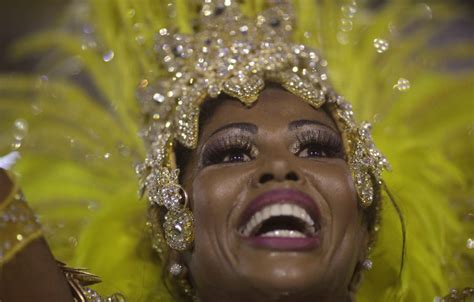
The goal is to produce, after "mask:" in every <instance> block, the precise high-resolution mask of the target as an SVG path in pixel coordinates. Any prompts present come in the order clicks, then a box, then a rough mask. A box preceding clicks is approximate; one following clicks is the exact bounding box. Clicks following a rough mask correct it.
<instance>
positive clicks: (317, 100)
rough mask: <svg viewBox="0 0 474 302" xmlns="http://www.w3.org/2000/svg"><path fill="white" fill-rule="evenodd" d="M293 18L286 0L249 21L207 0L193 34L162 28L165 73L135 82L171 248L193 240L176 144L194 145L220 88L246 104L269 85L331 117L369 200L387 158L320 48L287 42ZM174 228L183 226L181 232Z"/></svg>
mask: <svg viewBox="0 0 474 302" xmlns="http://www.w3.org/2000/svg"><path fill="white" fill-rule="evenodd" d="M293 20H294V15H293V11H292V7H291V5H290V4H289V3H287V2H285V1H281V2H279V3H278V4H274V5H272V6H271V7H270V8H269V9H267V10H265V11H263V12H262V13H261V14H259V15H258V16H257V17H256V18H255V19H254V20H252V19H251V18H247V17H245V16H243V15H242V14H241V12H240V10H239V5H238V4H237V3H235V2H233V1H228V0H227V1H206V2H205V3H204V4H203V7H202V10H201V14H200V17H199V20H197V22H196V28H197V30H196V32H195V33H193V34H192V35H184V34H181V33H177V32H173V31H171V30H170V29H167V28H163V29H161V30H159V35H158V38H157V42H156V45H155V47H154V49H155V51H156V52H157V55H158V57H159V58H161V60H162V64H163V67H164V69H165V70H167V71H168V75H167V76H165V77H162V78H159V79H156V80H155V81H150V80H148V79H146V80H143V81H142V84H141V85H140V86H139V96H140V97H139V98H140V101H141V104H142V111H143V113H144V114H145V116H146V117H147V118H146V125H145V128H144V131H143V137H144V139H145V141H146V143H147V144H148V146H149V150H150V151H149V153H148V156H147V158H146V160H145V163H144V164H143V165H140V166H139V169H138V172H139V174H140V175H141V179H142V180H144V181H143V183H142V185H143V191H146V192H147V193H148V198H149V200H150V202H151V203H152V205H158V206H160V207H161V208H162V209H164V210H165V212H167V214H166V217H167V220H166V221H165V226H164V231H165V232H164V235H165V237H166V240H167V243H168V245H169V246H170V247H171V248H173V249H177V250H184V249H186V248H189V247H190V246H191V245H190V244H188V242H187V241H188V240H192V237H193V236H192V230H191V229H192V216H191V213H190V212H189V210H188V209H187V208H186V207H180V206H178V205H181V204H182V203H181V202H180V200H181V196H180V187H179V183H178V170H176V169H175V166H176V165H175V163H174V152H173V148H172V145H173V141H174V140H177V141H178V142H179V143H181V144H182V145H183V146H185V147H187V148H195V147H196V145H197V140H198V118H199V107H200V105H201V104H202V103H203V102H204V101H205V100H206V99H209V98H216V97H217V96H219V95H220V94H221V93H225V94H228V95H230V96H232V97H235V98H237V99H239V100H240V101H241V102H242V103H244V104H245V105H247V106H251V105H252V104H253V103H254V102H255V101H256V100H257V99H258V96H259V94H260V92H261V91H262V90H263V89H264V86H265V83H267V82H273V83H277V84H280V85H281V86H282V87H283V88H284V89H286V90H288V91H289V92H291V93H293V94H295V95H296V96H298V97H300V98H302V99H303V100H304V101H306V102H307V103H308V104H310V105H311V106H312V107H314V108H315V109H318V108H321V107H324V108H325V109H327V110H328V111H329V112H330V113H331V114H332V115H333V118H334V119H335V121H336V123H337V125H338V128H339V130H340V132H341V134H342V137H343V140H344V145H345V151H346V155H347V161H348V164H349V166H350V169H351V172H352V176H353V179H354V184H355V188H356V190H357V194H358V196H359V199H360V205H361V206H362V207H364V208H367V207H369V206H370V205H371V204H372V203H373V200H374V192H375V190H374V187H376V186H378V185H379V184H380V182H381V172H382V170H383V169H388V168H389V165H388V162H387V160H386V159H385V157H384V156H383V155H382V154H381V153H380V152H379V151H378V150H377V148H376V147H375V145H374V144H373V142H372V137H371V135H370V125H369V124H367V123H362V124H358V123H356V122H355V120H354V117H353V112H352V107H351V106H350V104H349V103H347V102H346V101H345V100H344V99H343V98H342V97H341V96H339V95H337V93H336V92H335V91H334V90H333V89H332V87H331V85H330V83H329V81H328V75H327V72H326V68H325V66H326V62H325V61H324V60H323V59H322V58H321V57H320V55H319V54H318V52H316V51H315V50H313V49H311V48H308V47H307V46H305V45H302V44H295V43H293V42H292V41H291V35H292V30H293ZM153 82H154V83H155V84H149V83H153ZM143 83H146V85H143ZM180 215H181V216H180ZM173 225H178V226H180V228H181V226H183V227H184V228H183V229H182V230H181V231H182V233H180V232H181V231H180V232H177V229H176V228H174V226H173ZM178 233H179V234H178ZM185 242H186V243H185ZM160 250H163V249H160Z"/></svg>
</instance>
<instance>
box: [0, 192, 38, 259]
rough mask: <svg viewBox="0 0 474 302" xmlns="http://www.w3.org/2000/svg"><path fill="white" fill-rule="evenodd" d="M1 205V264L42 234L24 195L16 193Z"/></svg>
mask: <svg viewBox="0 0 474 302" xmlns="http://www.w3.org/2000/svg"><path fill="white" fill-rule="evenodd" d="M1 206H2V207H0V264H2V263H4V262H6V261H8V260H9V259H10V258H11V257H13V255H14V254H15V253H16V252H17V251H19V250H20V248H19V247H21V246H24V245H25V244H27V243H28V242H29V240H31V239H33V238H35V237H38V236H39V235H40V234H41V225H40V224H39V221H38V218H37V217H36V216H35V214H34V213H33V211H32V210H31V209H30V208H29V207H28V204H27V203H26V201H25V199H24V197H23V195H22V194H21V193H16V194H15V195H14V196H12V199H11V200H10V201H5V203H4V204H2V205H1Z"/></svg>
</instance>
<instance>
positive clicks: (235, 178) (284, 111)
mask: <svg viewBox="0 0 474 302" xmlns="http://www.w3.org/2000/svg"><path fill="white" fill-rule="evenodd" d="M183 185H184V188H185V190H186V191H187V192H188V194H189V196H190V201H191V205H192V211H193V214H194V218H195V245H194V249H193V250H192V251H191V252H189V253H188V254H186V255H185V259H186V262H187V265H188V266H189V269H190V273H191V278H192V281H193V285H194V286H195V288H196V289H197V292H198V294H199V296H201V298H202V299H203V301H273V300H275V301H286V300H288V301H316V300H318V301H324V300H325V299H327V300H331V301H335V300H334V299H336V300H338V301H340V300H342V299H345V298H346V297H347V295H348V288H349V284H350V283H351V278H352V276H353V273H354V270H355V267H356V264H357V262H358V261H360V260H361V259H363V257H364V254H365V247H366V244H367V232H366V228H365V227H364V223H363V219H362V211H361V210H360V209H359V207H358V203H357V198H356V193H355V189H354V187H353V184H352V178H351V176H350V171H349V168H348V165H347V163H346V162H345V160H344V150H343V144H342V141H341V137H340V134H339V132H338V130H337V127H336V125H335V123H334V121H333V120H332V119H331V118H330V117H329V115H328V114H327V113H326V112H325V111H323V110H315V109H313V108H312V107H310V106H309V105H308V104H306V103H305V102H303V101H302V100H301V99H299V98H298V97H296V96H294V95H292V94H290V93H288V92H286V91H284V90H282V89H279V88H276V87H275V88H273V87H271V88H267V89H265V90H264V91H263V92H262V94H261V95H260V98H259V100H258V102H256V104H255V105H253V106H252V107H250V108H249V107H245V106H244V105H243V104H242V103H240V102H239V101H237V100H234V99H231V98H228V99H225V100H223V101H221V102H220V104H219V105H218V107H217V108H216V109H215V112H214V114H213V115H212V116H211V117H210V118H209V120H207V121H206V123H205V124H204V125H203V127H202V129H201V134H200V139H199V145H198V147H197V149H196V150H194V151H193V152H192V156H191V160H190V162H189V163H188V165H187V167H186V169H185V171H184V178H183ZM338 297H339V298H338Z"/></svg>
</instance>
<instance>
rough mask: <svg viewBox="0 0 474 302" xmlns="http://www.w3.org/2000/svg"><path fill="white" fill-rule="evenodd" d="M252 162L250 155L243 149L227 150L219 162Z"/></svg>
mask: <svg viewBox="0 0 474 302" xmlns="http://www.w3.org/2000/svg"><path fill="white" fill-rule="evenodd" d="M250 160H252V158H251V157H250V154H249V152H248V151H247V150H245V149H238V148H234V149H231V150H228V151H227V152H226V153H225V156H224V157H223V158H222V160H221V162H223V163H238V162H247V161H250Z"/></svg>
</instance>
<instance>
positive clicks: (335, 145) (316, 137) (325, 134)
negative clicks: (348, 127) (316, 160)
mask: <svg viewBox="0 0 474 302" xmlns="http://www.w3.org/2000/svg"><path fill="white" fill-rule="evenodd" d="M296 140H297V142H296V145H295V146H294V147H293V150H294V151H293V153H295V154H297V153H299V152H301V150H303V149H304V148H306V147H308V146H310V145H316V146H318V147H319V148H321V149H322V150H323V151H325V152H326V153H327V154H328V157H343V156H344V154H343V153H344V152H343V148H342V140H341V138H340V137H339V136H338V135H336V134H333V133H331V132H329V131H326V130H319V129H318V130H306V131H302V132H299V133H298V134H297V135H296Z"/></svg>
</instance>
